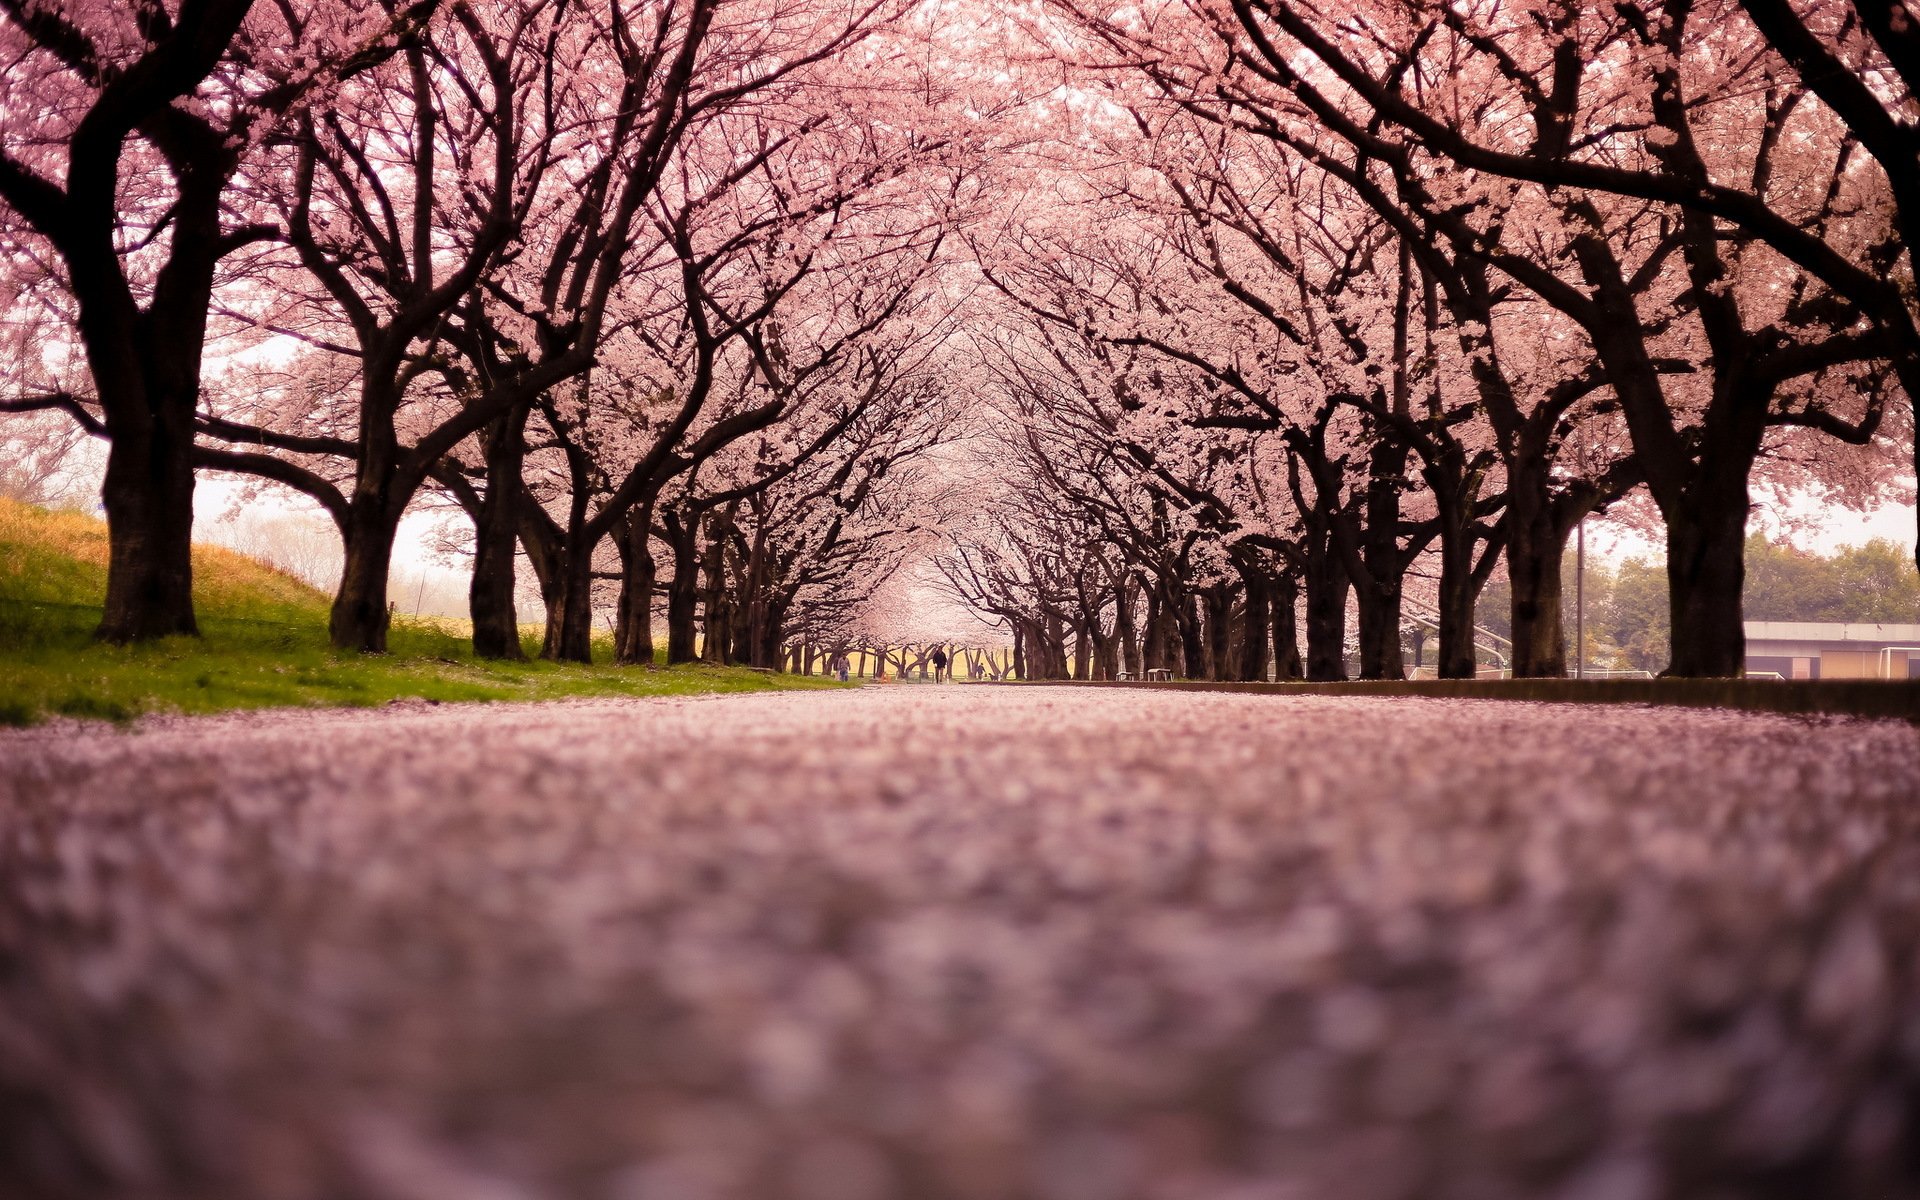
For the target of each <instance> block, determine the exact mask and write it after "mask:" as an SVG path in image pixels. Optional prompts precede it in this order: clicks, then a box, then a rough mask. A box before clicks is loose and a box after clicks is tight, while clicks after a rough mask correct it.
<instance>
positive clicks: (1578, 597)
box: [1573, 517, 1587, 679]
mask: <svg viewBox="0 0 1920 1200" xmlns="http://www.w3.org/2000/svg"><path fill="white" fill-rule="evenodd" d="M1573 561H1574V565H1573V645H1574V651H1573V653H1574V659H1573V677H1574V678H1575V679H1585V678H1586V677H1587V519H1586V518H1585V517H1581V518H1580V528H1579V532H1578V533H1576V534H1575V535H1574V552H1573Z"/></svg>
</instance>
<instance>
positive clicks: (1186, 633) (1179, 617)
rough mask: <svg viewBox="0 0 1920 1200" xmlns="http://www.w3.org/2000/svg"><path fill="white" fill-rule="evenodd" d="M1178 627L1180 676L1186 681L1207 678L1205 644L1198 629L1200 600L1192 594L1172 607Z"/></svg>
mask: <svg viewBox="0 0 1920 1200" xmlns="http://www.w3.org/2000/svg"><path fill="white" fill-rule="evenodd" d="M1173 612H1174V620H1176V621H1178V622H1179V625H1180V674H1181V675H1182V676H1183V677H1185V678H1187V679H1205V678H1206V677H1207V643H1206V638H1205V636H1204V631H1203V630H1202V629H1201V627H1200V598H1199V597H1198V596H1196V595H1194V594H1193V593H1192V592H1188V593H1186V594H1184V595H1182V596H1181V597H1180V599H1179V601H1178V602H1177V603H1176V604H1175V605H1174V606H1173Z"/></svg>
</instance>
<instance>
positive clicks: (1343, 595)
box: [1307, 535, 1348, 683]
mask: <svg viewBox="0 0 1920 1200" xmlns="http://www.w3.org/2000/svg"><path fill="white" fill-rule="evenodd" d="M1314 540H1315V541H1317V542H1318V543H1319V544H1318V545H1317V546H1312V545H1310V546H1309V549H1308V556H1307V678H1308V679H1310V680H1312V681H1313V682H1315V683H1326V682H1331V681H1333V680H1337V679H1345V678H1346V677H1347V590H1348V582H1347V568H1346V565H1345V564H1344V563H1342V562H1341V561H1340V556H1339V555H1338V554H1336V553H1335V552H1334V550H1333V547H1332V546H1331V545H1330V544H1328V543H1329V539H1327V538H1326V537H1325V536H1324V535H1322V536H1321V537H1320V538H1318V539H1314Z"/></svg>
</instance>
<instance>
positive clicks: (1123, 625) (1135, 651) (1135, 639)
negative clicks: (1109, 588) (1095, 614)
mask: <svg viewBox="0 0 1920 1200" xmlns="http://www.w3.org/2000/svg"><path fill="white" fill-rule="evenodd" d="M1130 579H1131V577H1129V580H1125V581H1122V582H1121V584H1120V586H1119V587H1117V588H1115V589H1114V593H1113V623H1114V627H1115V632H1117V633H1118V634H1119V635H1120V658H1121V662H1120V669H1121V670H1123V671H1125V672H1126V673H1127V674H1128V675H1129V676H1131V677H1132V678H1134V679H1139V678H1141V677H1142V676H1143V675H1144V674H1145V670H1144V667H1145V663H1144V662H1142V660H1141V655H1140V631H1139V630H1138V629H1137V628H1135V626H1134V623H1133V584H1132V583H1131V582H1130Z"/></svg>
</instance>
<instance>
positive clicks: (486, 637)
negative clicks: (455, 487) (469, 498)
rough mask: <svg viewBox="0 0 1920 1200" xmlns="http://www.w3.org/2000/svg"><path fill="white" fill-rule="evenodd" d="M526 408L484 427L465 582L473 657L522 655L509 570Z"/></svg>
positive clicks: (517, 524) (514, 539)
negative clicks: (482, 468) (482, 488)
mask: <svg viewBox="0 0 1920 1200" xmlns="http://www.w3.org/2000/svg"><path fill="white" fill-rule="evenodd" d="M527 413H528V410H527V409H525V408H520V409H516V410H514V411H513V412H511V413H508V414H507V415H506V416H504V417H502V418H500V420H498V421H496V422H494V424H493V425H492V427H490V428H489V429H488V431H487V437H486V449H487V492H486V495H485V496H483V497H481V500H480V511H479V512H477V513H475V514H474V518H473V579H472V581H471V582H470V583H469V584H468V586H467V613H468V615H469V616H470V617H471V618H472V619H473V653H474V656H475V657H477V658H496V659H522V658H525V657H526V652H525V651H524V650H522V649H521V648H520V614H519V613H518V612H517V611H516V610H515V608H514V603H513V587H514V578H513V569H514V552H515V551H516V550H517V549H518V547H519V534H520V499H521V482H520V476H521V470H520V469H521V465H522V463H523V462H524V461H525V459H526V455H527V443H526V437H525V431H526V425H527Z"/></svg>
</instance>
